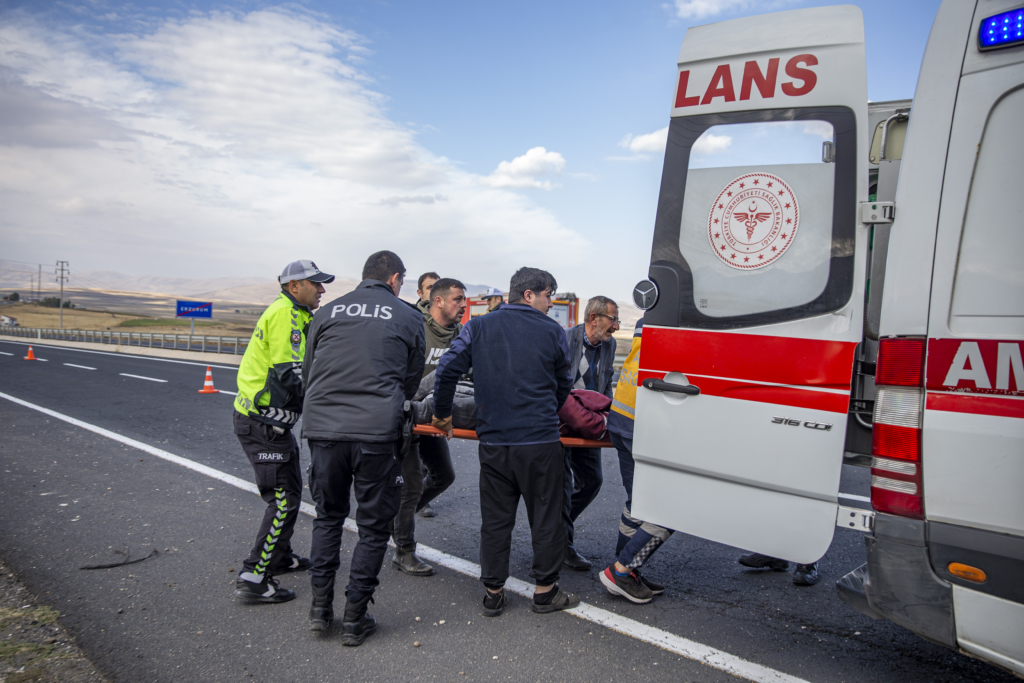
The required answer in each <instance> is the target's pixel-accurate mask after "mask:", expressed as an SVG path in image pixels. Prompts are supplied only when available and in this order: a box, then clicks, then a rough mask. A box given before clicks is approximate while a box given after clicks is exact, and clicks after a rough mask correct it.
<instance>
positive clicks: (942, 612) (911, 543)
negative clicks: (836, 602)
mask: <svg viewBox="0 0 1024 683" xmlns="http://www.w3.org/2000/svg"><path fill="white" fill-rule="evenodd" d="M925 538H926V537H925V523H924V522H923V521H918V520H913V519H904V518H901V517H895V516H893V515H885V514H876V515H875V533H874V536H869V537H868V538H866V539H865V542H866V544H867V551H868V562H867V567H866V569H867V571H866V573H865V575H864V577H863V586H864V594H865V595H866V596H867V603H868V606H869V607H870V608H871V609H872V610H873V611H874V612H876V613H878V614H880V615H882V616H883V617H885V618H886V619H889V620H890V621H892V622H895V623H897V624H899V625H900V626H904V627H906V628H908V629H910V630H911V631H913V632H914V633H916V634H917V635H919V636H921V637H922V638H924V639H925V640H930V641H932V642H933V643H938V644H939V645H945V646H946V647H949V648H953V649H956V647H957V644H956V628H955V622H954V619H953V591H952V588H951V586H950V584H949V583H947V582H945V581H943V580H942V579H940V578H939V577H938V576H936V575H935V572H934V571H932V565H931V561H930V560H929V558H928V546H927V542H926V540H925ZM844 578H845V577H844ZM840 594H841V595H842V592H840ZM844 599H845V598H844Z"/></svg>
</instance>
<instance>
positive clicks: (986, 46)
mask: <svg viewBox="0 0 1024 683" xmlns="http://www.w3.org/2000/svg"><path fill="white" fill-rule="evenodd" d="M1021 44H1024V7H1022V8H1019V9H1015V10H1011V11H1009V12H1003V13H1002V14H995V15H993V16H991V17H988V18H987V19H985V20H984V21H982V22H981V28H980V29H979V30H978V49H980V50H994V49H996V48H1002V47H1011V46H1013V45H1021Z"/></svg>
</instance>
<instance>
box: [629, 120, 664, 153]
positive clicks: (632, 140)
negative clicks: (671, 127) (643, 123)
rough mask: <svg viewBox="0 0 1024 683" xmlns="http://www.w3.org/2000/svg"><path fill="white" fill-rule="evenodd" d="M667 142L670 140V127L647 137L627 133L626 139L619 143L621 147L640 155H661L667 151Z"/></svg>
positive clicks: (648, 134)
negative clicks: (648, 153)
mask: <svg viewBox="0 0 1024 683" xmlns="http://www.w3.org/2000/svg"><path fill="white" fill-rule="evenodd" d="M666 140H668V126H665V127H664V128H661V129H659V130H656V131H654V132H653V133H647V134H645V135H635V136H634V135H633V134H632V133H627V134H626V137H624V138H622V140H620V141H619V147H625V148H626V149H628V150H629V151H631V152H636V153H638V154H642V153H644V152H653V153H661V152H664V151H665V142H666Z"/></svg>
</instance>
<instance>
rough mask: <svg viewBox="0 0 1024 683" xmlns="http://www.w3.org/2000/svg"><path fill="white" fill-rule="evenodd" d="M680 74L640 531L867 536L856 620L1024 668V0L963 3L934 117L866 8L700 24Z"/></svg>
mask: <svg viewBox="0 0 1024 683" xmlns="http://www.w3.org/2000/svg"><path fill="white" fill-rule="evenodd" d="M678 74H679V75H678V80H677V82H676V92H675V97H674V100H673V107H672V112H671V117H672V118H671V123H670V126H669V135H668V144H667V147H666V153H665V163H664V170H663V175H662V182H661V192H660V196H659V200H658V210H657V218H656V223H655V231H654V241H653V246H652V252H651V263H650V271H649V279H648V280H645V281H643V282H641V283H640V284H638V285H637V288H636V289H635V290H634V301H635V302H636V304H637V305H638V306H639V307H640V308H642V309H644V310H645V311H646V313H645V317H644V330H643V353H642V354H641V358H640V373H639V380H638V381H639V384H640V386H641V387H642V388H641V389H640V390H639V391H638V395H637V406H636V426H635V436H634V444H633V447H634V457H635V459H636V462H637V468H636V474H635V480H634V489H633V512H634V514H635V515H636V516H637V517H639V518H641V519H645V520H649V521H651V522H654V523H656V524H659V525H662V526H666V527H669V528H674V529H678V530H680V531H683V532H685V533H689V534H693V535H697V536H701V537H703V538H708V539H711V540H714V541H718V542H721V543H725V544H728V545H732V546H736V547H739V548H743V549H746V550H752V551H756V552H760V553H764V554H767V555H772V556H775V557H781V558H785V559H788V560H791V561H795V562H801V563H809V562H814V561H816V560H818V559H819V558H820V557H821V556H822V555H823V554H824V553H825V551H826V549H827V548H828V547H829V545H830V543H831V541H832V537H833V533H834V531H835V527H836V526H837V525H838V526H843V527H848V528H854V529H858V530H860V531H864V532H865V533H866V546H867V562H866V563H865V564H864V565H863V566H862V567H860V568H858V569H856V570H855V571H853V572H851V573H850V574H848V575H847V576H845V577H843V578H842V579H841V580H840V581H839V582H838V584H837V590H838V591H839V594H840V596H841V597H842V598H843V599H844V600H845V601H846V602H847V603H849V604H850V605H852V606H853V607H855V608H857V609H858V610H860V611H861V612H864V613H865V614H868V615H869V616H872V617H874V618H886V619H890V620H892V621H894V622H896V623H898V624H900V625H902V626H905V627H906V628H908V629H910V630H912V631H914V632H915V633H917V634H919V635H920V636H922V637H923V638H926V639H928V640H930V641H933V642H936V643H940V644H942V645H945V646H947V647H950V648H953V649H956V650H959V651H961V652H964V653H966V654H969V655H971V656H974V657H977V658H979V659H982V660H985V661H987V662H989V663H991V664H994V665H996V666H1000V667H1003V668H1005V669H1008V670H1010V671H1013V672H1015V673H1016V674H1018V675H1024V363H1022V346H1024V194H1022V191H1021V189H1020V186H1021V179H1022V178H1024V172H1022V166H1024V7H1022V6H1021V0H1015V1H1007V0H945V1H944V2H943V4H942V6H941V7H940V9H939V11H938V14H937V16H936V19H935V22H934V25H933V27H932V31H931V35H930V37H929V40H928V45H927V48H926V50H925V55H924V60H923V62H922V65H921V72H920V76H919V80H918V85H917V90H916V93H915V96H914V99H913V102H912V105H911V102H910V101H900V102H888V103H870V104H869V103H868V101H867V80H866V67H865V49H864V25H863V18H862V16H861V13H860V10H859V9H857V8H856V7H851V6H837V7H822V8H813V9H803V10H794V11H789V12H779V13H775V14H767V15H762V16H757V17H748V18H744V19H737V20H733V21H726V22H721V23H717V24H712V25H708V26H701V27H696V28H691V29H689V30H688V31H687V34H686V37H685V39H684V41H683V45H682V49H681V51H680V56H679V71H678ZM844 462H847V463H858V462H859V463H862V464H867V465H870V467H871V475H872V480H871V481H872V486H871V504H872V508H873V509H872V510H858V509H855V508H846V507H843V506H842V505H841V504H840V500H839V497H838V493H839V479H840V472H841V468H842V465H843V464H844Z"/></svg>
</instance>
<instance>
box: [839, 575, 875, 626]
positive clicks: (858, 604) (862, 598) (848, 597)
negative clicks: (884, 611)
mask: <svg viewBox="0 0 1024 683" xmlns="http://www.w3.org/2000/svg"><path fill="white" fill-rule="evenodd" d="M867 577H868V565H867V564H862V565H861V566H859V567H857V568H856V569H854V570H853V571H852V572H850V573H849V574H847V575H846V576H844V577H843V578H841V579H839V580H838V581H836V593H839V598H840V599H841V600H842V601H843V602H845V603H846V604H847V605H849V606H850V607H852V608H854V609H855V610H857V611H858V612H860V613H861V614H866V615H867V616H869V617H871V618H872V619H884V618H885V617H883V616H882V615H881V614H879V613H878V612H876V611H875V610H873V609H871V605H869V604H868V596H867V595H866V594H865V593H864V581H865V579H867Z"/></svg>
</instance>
